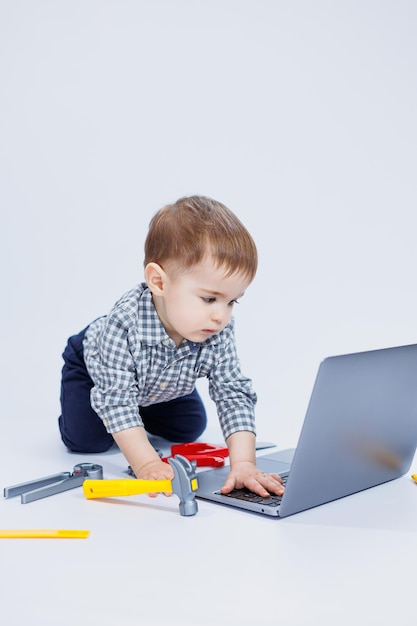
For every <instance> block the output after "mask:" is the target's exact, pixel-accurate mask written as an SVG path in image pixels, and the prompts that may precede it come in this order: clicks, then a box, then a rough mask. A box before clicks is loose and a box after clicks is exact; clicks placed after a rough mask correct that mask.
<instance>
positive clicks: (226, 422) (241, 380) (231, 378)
mask: <svg viewBox="0 0 417 626" xmlns="http://www.w3.org/2000/svg"><path fill="white" fill-rule="evenodd" d="M223 333H224V334H223V337H222V349H221V353H220V355H219V357H218V358H217V360H216V364H215V366H214V367H213V368H212V370H211V371H210V373H209V376H208V378H209V394H210V398H211V399H212V400H213V401H214V402H215V404H216V407H217V414H218V417H219V422H220V427H221V429H222V432H223V436H224V438H225V439H227V437H229V436H230V435H232V434H233V433H234V432H238V431H242V430H247V431H250V432H253V433H254V434H256V428H255V404H256V401H257V396H256V393H255V392H254V391H253V388H252V381H251V380H250V379H249V378H247V377H246V376H244V375H243V374H242V372H241V369H240V363H239V359H238V356H237V351H236V342H235V335H234V324H233V323H231V324H230V325H229V326H228V327H227V328H226V329H225V331H223Z"/></svg>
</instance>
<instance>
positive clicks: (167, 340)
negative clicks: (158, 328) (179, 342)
mask: <svg viewBox="0 0 417 626" xmlns="http://www.w3.org/2000/svg"><path fill="white" fill-rule="evenodd" d="M162 343H163V344H164V346H170V345H171V339H164V340H163V342H162Z"/></svg>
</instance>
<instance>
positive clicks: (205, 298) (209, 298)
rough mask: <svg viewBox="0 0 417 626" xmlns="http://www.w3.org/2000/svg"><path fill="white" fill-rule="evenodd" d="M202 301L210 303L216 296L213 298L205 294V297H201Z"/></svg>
mask: <svg viewBox="0 0 417 626" xmlns="http://www.w3.org/2000/svg"><path fill="white" fill-rule="evenodd" d="M202 300H203V302H206V303H207V304H211V303H212V302H215V301H216V298H213V297H212V296H207V297H204V296H203V297H202Z"/></svg>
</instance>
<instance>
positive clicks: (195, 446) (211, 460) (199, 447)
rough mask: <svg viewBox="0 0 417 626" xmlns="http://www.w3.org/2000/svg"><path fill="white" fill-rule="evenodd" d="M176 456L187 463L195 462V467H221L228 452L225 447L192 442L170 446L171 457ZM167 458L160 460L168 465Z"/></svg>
mask: <svg viewBox="0 0 417 626" xmlns="http://www.w3.org/2000/svg"><path fill="white" fill-rule="evenodd" d="M176 454H181V455H182V456H184V457H185V458H186V459H188V460H189V461H195V462H196V465H197V467H221V466H222V465H224V459H225V458H226V457H227V456H229V450H228V448H226V446H214V445H211V444H209V443H202V442H198V441H194V442H192V443H177V444H174V445H173V446H171V455H172V456H174V455H176ZM168 458H169V457H163V458H162V459H161V460H162V461H165V463H168Z"/></svg>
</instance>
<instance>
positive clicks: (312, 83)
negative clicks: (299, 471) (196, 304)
mask: <svg viewBox="0 0 417 626" xmlns="http://www.w3.org/2000/svg"><path fill="white" fill-rule="evenodd" d="M416 33H417V2H415V1H414V0H49V1H47V0H0V209H1V228H0V236H1V241H0V255H1V259H0V267H1V293H2V305H1V324H0V329H1V336H0V345H1V358H0V363H1V371H0V381H1V436H0V477H1V481H2V485H3V486H6V485H8V486H10V485H12V484H16V483H19V482H24V481H27V480H30V479H34V478H36V477H39V476H45V475H49V474H52V473H54V472H58V471H69V470H71V469H72V466H73V464H75V463H77V462H81V461H94V462H97V463H102V464H103V466H104V470H105V476H112V477H123V472H124V471H125V469H126V464H125V461H124V459H123V458H122V457H121V454H120V453H118V452H117V451H113V452H111V453H108V454H106V455H101V456H100V455H96V457H94V458H88V457H87V458H85V457H83V456H81V455H69V454H68V453H67V452H66V450H65V448H64V446H63V444H62V443H61V441H60V438H59V433H58V428H57V422H56V420H57V417H58V414H59V385H60V370H61V367H62V358H61V353H62V351H63V349H64V346H65V343H66V341H67V338H68V336H69V335H71V334H73V333H75V332H78V331H79V330H81V329H82V328H83V327H84V326H85V325H86V324H88V323H89V322H90V321H91V320H93V319H94V318H95V317H97V316H99V315H102V314H105V313H107V312H108V310H109V309H110V307H111V306H112V305H113V303H114V302H115V301H116V300H117V299H118V298H119V297H120V295H121V294H122V293H124V292H125V291H127V290H128V289H130V288H131V287H133V286H134V285H135V284H136V283H137V282H140V281H141V280H142V279H143V269H142V261H143V243H144V239H145V236H146V232H147V227H148V223H149V220H150V218H151V217H152V215H153V214H154V213H155V211H156V210H158V209H159V208H160V207H161V206H162V205H164V204H166V203H168V202H171V201H175V200H176V199H177V198H178V197H180V196H183V195H189V194H195V193H196V194H205V195H209V196H212V197H214V198H216V199H218V200H220V201H222V202H224V203H225V204H227V205H228V206H229V207H230V208H231V209H232V210H233V211H235V213H236V214H237V215H238V216H239V217H240V218H241V219H242V221H243V222H244V223H245V224H246V225H247V227H248V228H249V229H250V231H251V232H252V234H253V236H254V238H255V240H256V242H257V245H258V248H259V256H260V267H259V272H258V275H257V277H256V279H255V282H254V283H253V285H252V286H251V287H250V288H249V290H248V292H247V294H246V295H245V297H244V298H243V299H242V301H241V304H240V305H238V306H237V307H236V318H237V335H238V342H239V348H240V356H241V361H242V366H243V369H244V371H245V373H246V374H247V375H249V376H251V377H252V378H253V381H254V387H255V389H256V391H257V392H258V397H259V401H258V409H257V422H258V435H259V439H261V440H270V441H271V440H272V441H274V442H275V443H276V444H277V445H278V446H279V447H281V448H285V447H292V446H295V444H296V442H297V438H298V434H299V431H300V427H301V424H302V420H303V417H304V414H305V410H306V407H307V403H308V399H309V396H310V392H311V389H312V386H313V382H314V378H315V374H316V371H317V368H318V365H319V362H320V361H321V360H322V359H323V358H324V357H326V356H328V355H331V354H340V353H345V352H352V351H361V350H368V349H374V348H382V347H387V346H393V345H399V344H406V343H415V342H416V340H417V296H416V292H415V273H416V272H415V266H416V256H417V252H416V246H415V238H416V235H415V232H416V228H415V212H416V205H417V203H416V201H417V186H416V171H417V167H416V166H417V156H416V146H417V122H416V118H417V115H416V111H417V80H416V69H417V67H416V66H417V37H416ZM204 383H205V381H201V390H202V393H203V394H206V387H205V384H204ZM206 399H207V403H208V404H207V408H208V410H209V419H210V423H209V427H208V430H207V433H206V434H205V436H204V437H203V438H204V439H205V440H207V441H212V442H215V441H219V440H220V431H219V428H218V424H217V418H216V414H215V409H214V406H213V405H212V403H211V401H210V400H209V399H208V398H206ZM411 471H414V472H417V466H416V465H415V462H414V465H413V467H412V468H411ZM410 473H411V472H410ZM307 478H308V477H307ZM415 487H416V486H415V485H414V483H413V482H412V481H411V479H410V477H409V474H408V475H407V476H405V477H403V478H402V479H400V480H399V481H394V482H393V483H390V484H388V485H385V486H382V487H377V488H375V489H373V490H371V491H370V492H362V493H361V494H357V495H356V496H351V497H350V498H345V499H344V500H343V501H339V502H336V503H331V504H329V505H326V506H324V507H318V508H317V509H313V510H311V511H307V512H305V513H303V514H300V515H295V516H292V517H291V518H286V519H284V520H279V521H278V522H274V521H271V520H268V519H265V518H258V517H253V516H251V515H250V514H244V513H242V512H240V511H236V510H235V511H229V510H225V509H224V508H222V507H218V506H216V505H210V504H208V503H199V514H198V515H197V516H195V517H193V518H183V517H181V516H179V514H178V506H177V500H176V498H175V497H174V498H171V499H169V498H163V497H159V498H157V499H156V500H154V501H150V500H149V498H148V497H147V496H143V497H142V498H143V499H142V500H141V499H140V497H138V499H137V500H135V499H132V500H129V501H128V502H127V501H126V500H125V501H122V500H118V501H117V500H116V501H113V504H114V505H113V506H112V505H111V504H110V502H107V503H106V502H95V503H92V502H90V501H86V500H85V499H84V498H83V495H82V493H81V490H73V491H71V492H67V493H66V494H60V495H57V496H54V497H52V498H47V499H45V500H41V501H39V502H36V503H31V504H28V505H24V506H22V505H21V504H20V502H19V500H18V499H2V501H1V502H0V507H1V511H0V517H1V523H0V525H1V526H2V527H3V528H25V527H26V528H28V527H29V528H30V527H33V528H39V527H41V528H42V527H52V528H54V527H55V528H71V527H73V528H88V529H90V530H91V537H90V538H89V539H88V540H87V541H85V540H83V541H76V540H74V541H72V540H71V541H70V540H68V541H55V542H54V541H53V540H51V541H48V540H33V541H27V540H11V541H7V540H3V541H2V542H1V543H0V562H1V567H0V579H1V582H0V587H1V590H2V598H3V600H4V602H3V611H4V613H6V614H7V624H8V626H21V625H22V624H27V625H28V626H38V625H39V626H40V625H42V626H49V624H50V625H51V626H67V625H68V626H70V625H71V626H72V625H73V624H78V625H79V626H91V625H92V624H94V625H95V624H100V625H101V626H107V624H108V625H109V626H110V624H111V625H112V626H113V625H114V624H118V625H119V624H120V625H123V626H127V625H130V624H132V626H133V625H135V626H136V625H137V624H143V625H145V624H146V626H148V624H149V625H152V626H162V625H163V626H165V625H166V624H167V623H170V624H178V625H179V624H181V626H196V625H198V626H200V625H201V626H202V625H204V626H212V624H219V625H220V624H228V625H230V626H235V624H236V625H238V626H246V625H247V626H249V625H252V624H259V626H265V625H268V626H269V625H271V626H272V624H274V625H276V624H278V623H279V622H280V621H282V622H283V623H285V624H287V625H288V626H305V625H306V624H322V625H323V626H334V625H335V624H338V626H347V625H348V624H349V625H350V624H352V623H358V624H365V623H366V624H368V625H369V626H388V624H392V623H396V622H398V619H399V618H400V616H401V623H402V624H404V625H405V626H414V624H415V581H414V579H413V576H412V571H413V568H414V565H415V562H416V558H417V554H416V550H415V545H416V542H415V533H416V530H415V529H416V524H415V520H416V516H417V511H416V504H417V501H416V499H415V494H416V491H415ZM252 548H253V549H257V551H258V552H260V554H261V557H262V558H261V567H259V566H258V567H257V568H255V567H254V565H253V564H254V561H253V557H252V556H251V554H252V552H251V550H252ZM410 570H411V572H410ZM259 607H261V611H260V613H259V611H258V608H259Z"/></svg>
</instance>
